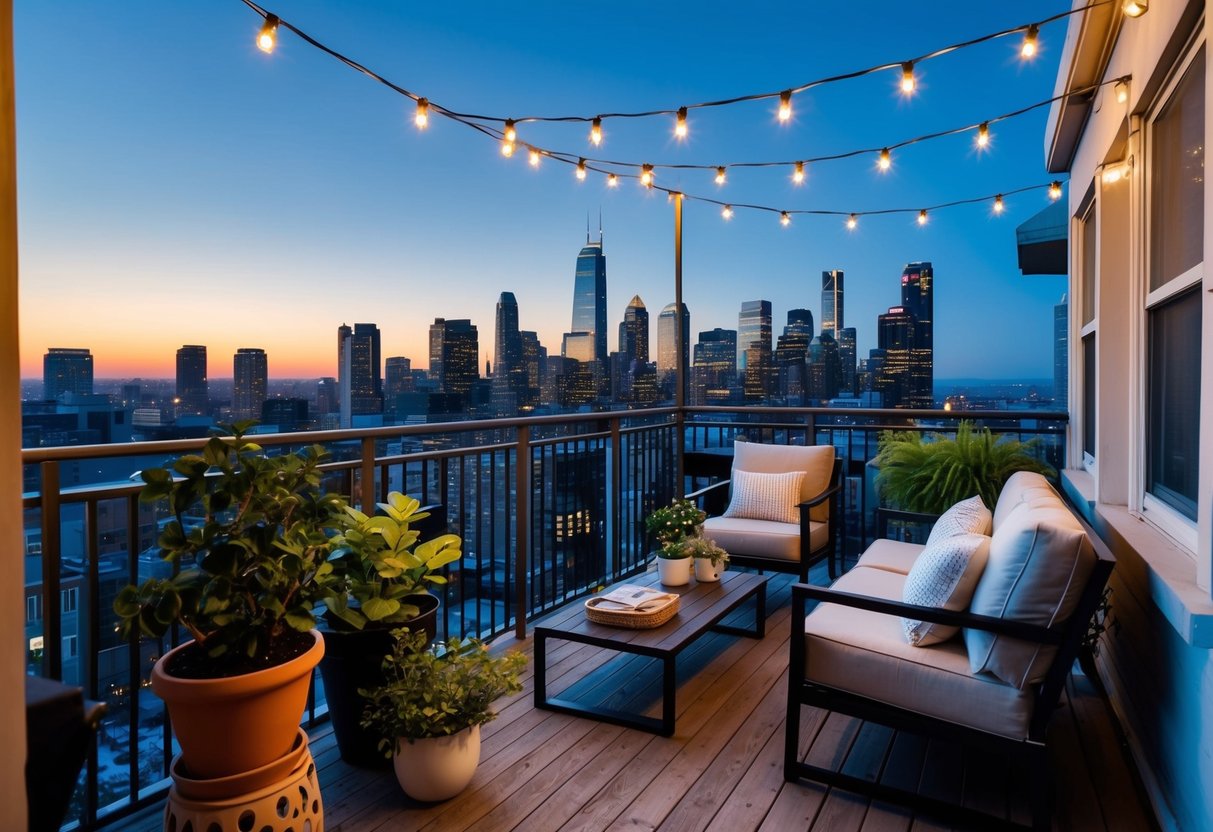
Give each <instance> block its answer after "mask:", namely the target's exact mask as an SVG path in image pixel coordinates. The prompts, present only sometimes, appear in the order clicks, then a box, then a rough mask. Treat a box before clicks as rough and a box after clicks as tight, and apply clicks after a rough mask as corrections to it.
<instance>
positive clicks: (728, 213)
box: [720, 205, 733, 220]
mask: <svg viewBox="0 0 1213 832" xmlns="http://www.w3.org/2000/svg"><path fill="white" fill-rule="evenodd" d="M720 216H722V217H724V218H725V219H726V220H731V219H733V206H732V205H726V206H724V208H722V209H720Z"/></svg>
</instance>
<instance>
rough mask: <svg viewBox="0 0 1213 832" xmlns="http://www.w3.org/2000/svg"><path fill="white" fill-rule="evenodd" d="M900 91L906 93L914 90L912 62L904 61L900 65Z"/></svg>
mask: <svg viewBox="0 0 1213 832" xmlns="http://www.w3.org/2000/svg"><path fill="white" fill-rule="evenodd" d="M901 91H902V92H903V93H905V94H906V95H909V94H911V93H912V92H914V62H913V61H906V62H905V63H904V64H902V65H901Z"/></svg>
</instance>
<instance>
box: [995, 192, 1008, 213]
mask: <svg viewBox="0 0 1213 832" xmlns="http://www.w3.org/2000/svg"><path fill="white" fill-rule="evenodd" d="M1005 207H1006V206H1005V205H1003V202H1002V194H999V195H998V196H996V197H994V213H995V214H1001V213H1002V211H1003V209H1004V208H1005Z"/></svg>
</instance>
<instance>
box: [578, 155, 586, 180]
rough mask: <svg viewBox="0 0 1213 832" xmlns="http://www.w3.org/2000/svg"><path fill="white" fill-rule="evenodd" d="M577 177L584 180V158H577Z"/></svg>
mask: <svg viewBox="0 0 1213 832" xmlns="http://www.w3.org/2000/svg"><path fill="white" fill-rule="evenodd" d="M577 178H578V179H579V180H581V181H583V182H584V181H585V159H578V160H577Z"/></svg>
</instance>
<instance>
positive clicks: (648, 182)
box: [640, 163, 653, 188]
mask: <svg viewBox="0 0 1213 832" xmlns="http://www.w3.org/2000/svg"><path fill="white" fill-rule="evenodd" d="M640 184H641V185H644V186H645V187H646V188H651V187H653V166H652V165H650V164H647V163H646V164H645V165H644V166H643V167H642V168H641V169H640Z"/></svg>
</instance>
